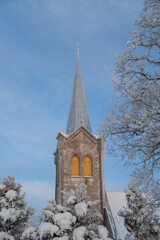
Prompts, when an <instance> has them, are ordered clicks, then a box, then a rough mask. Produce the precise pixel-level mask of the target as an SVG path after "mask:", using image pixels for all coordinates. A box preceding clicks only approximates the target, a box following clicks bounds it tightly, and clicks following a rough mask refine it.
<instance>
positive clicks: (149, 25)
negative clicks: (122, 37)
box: [101, 0, 160, 187]
mask: <svg viewBox="0 0 160 240" xmlns="http://www.w3.org/2000/svg"><path fill="white" fill-rule="evenodd" d="M130 36H131V37H130V40H129V41H128V42H127V45H126V49H125V50H124V52H123V54H122V55H121V56H117V65H116V78H113V79H112V82H113V84H114V87H115V93H116V96H117V101H116V103H113V107H112V109H111V114H109V115H107V116H106V117H105V119H104V122H103V124H102V129H101V131H102V133H103V134H104V136H106V137H107V138H108V141H107V142H108V145H107V148H106V149H107V150H109V153H111V154H113V155H114V156H115V155H116V156H119V157H121V158H122V159H123V160H124V163H125V166H130V165H132V166H134V169H135V171H134V177H135V180H137V181H138V182H137V183H138V184H139V185H146V186H147V187H149V185H150V183H152V184H153V182H152V181H153V180H154V179H155V180H156V179H157V178H158V173H159V170H160V1H159V0H145V1H144V9H143V10H142V12H141V14H140V19H139V20H138V21H136V22H135V31H132V32H130ZM109 139H110V141H109ZM137 177H138V178H137Z"/></svg>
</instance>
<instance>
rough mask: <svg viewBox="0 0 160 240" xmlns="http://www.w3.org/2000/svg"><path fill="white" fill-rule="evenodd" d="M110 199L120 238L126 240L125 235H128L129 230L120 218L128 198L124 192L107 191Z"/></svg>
mask: <svg viewBox="0 0 160 240" xmlns="http://www.w3.org/2000/svg"><path fill="white" fill-rule="evenodd" d="M106 195H107V198H108V203H109V206H110V209H111V212H112V216H113V218H114V222H115V226H116V230H117V234H118V238H120V239H124V238H125V235H126V234H127V233H128V232H127V229H126V228H125V226H124V221H123V218H122V217H120V216H118V212H119V210H120V209H123V208H124V207H125V206H126V198H125V193H124V192H110V191H106Z"/></svg>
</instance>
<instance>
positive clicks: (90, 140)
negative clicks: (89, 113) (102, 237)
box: [54, 126, 105, 215]
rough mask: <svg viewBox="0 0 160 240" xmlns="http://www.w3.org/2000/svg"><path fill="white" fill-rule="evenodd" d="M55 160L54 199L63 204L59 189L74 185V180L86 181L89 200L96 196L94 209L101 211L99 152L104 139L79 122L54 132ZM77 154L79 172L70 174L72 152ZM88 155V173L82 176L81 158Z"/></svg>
mask: <svg viewBox="0 0 160 240" xmlns="http://www.w3.org/2000/svg"><path fill="white" fill-rule="evenodd" d="M57 140H58V143H57V150H56V152H55V153H54V154H55V164H56V201H57V203H59V204H62V205H65V200H64V199H63V197H62V191H69V190H71V189H74V184H80V183H81V182H84V183H85V184H86V185H87V190H88V195H89V196H90V197H91V200H93V201H94V200H99V201H100V203H99V204H98V206H97V208H98V210H99V211H100V212H101V213H102V215H104V214H103V213H104V209H103V207H104V201H105V193H104V173H103V152H104V143H103V141H102V139H101V138H99V137H96V136H94V135H93V134H91V133H90V132H89V131H88V130H86V129H85V128H84V127H82V126H80V127H79V128H78V129H77V130H75V131H74V132H73V133H71V134H70V135H63V134H62V133H59V134H58V136H57ZM75 154H76V155H77V156H78V157H79V176H74V177H73V176H71V171H72V169H71V168H72V156H73V155H75ZM86 155H88V156H89V157H90V158H91V166H92V174H91V176H88V177H85V176H84V158H85V156H86Z"/></svg>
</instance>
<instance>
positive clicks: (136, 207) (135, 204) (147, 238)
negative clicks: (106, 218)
mask: <svg viewBox="0 0 160 240" xmlns="http://www.w3.org/2000/svg"><path fill="white" fill-rule="evenodd" d="M125 193H126V200H127V207H126V208H125V209H123V210H120V211H119V215H120V216H121V217H124V224H125V227H126V228H127V230H128V232H129V233H130V234H128V235H127V236H126V238H125V239H126V240H159V239H160V208H158V207H157V208H151V207H150V201H149V198H148V197H147V195H146V194H144V193H143V192H141V191H140V190H138V189H137V188H136V186H135V184H134V183H133V182H131V183H130V184H129V188H128V189H127V190H126V191H125Z"/></svg>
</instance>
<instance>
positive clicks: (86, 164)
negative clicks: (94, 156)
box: [84, 156, 92, 177]
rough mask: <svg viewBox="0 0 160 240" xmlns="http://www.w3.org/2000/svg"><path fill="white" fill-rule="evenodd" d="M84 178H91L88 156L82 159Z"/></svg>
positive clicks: (90, 162) (90, 165)
mask: <svg viewBox="0 0 160 240" xmlns="http://www.w3.org/2000/svg"><path fill="white" fill-rule="evenodd" d="M84 176H86V177H89V176H92V161H91V158H90V157H89V156H86V157H85V158H84Z"/></svg>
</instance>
